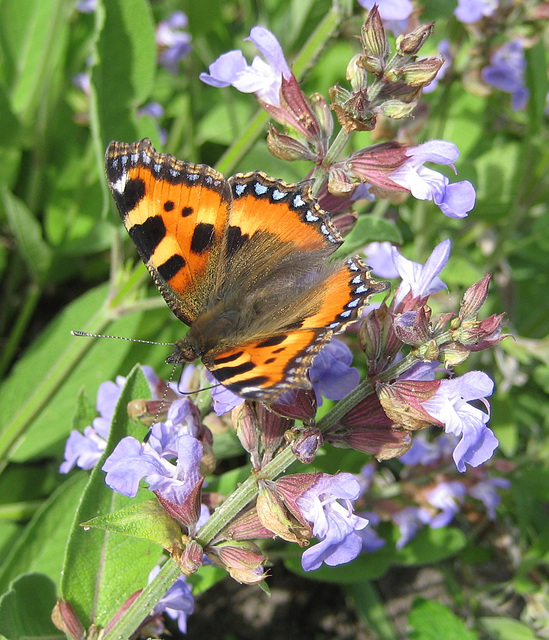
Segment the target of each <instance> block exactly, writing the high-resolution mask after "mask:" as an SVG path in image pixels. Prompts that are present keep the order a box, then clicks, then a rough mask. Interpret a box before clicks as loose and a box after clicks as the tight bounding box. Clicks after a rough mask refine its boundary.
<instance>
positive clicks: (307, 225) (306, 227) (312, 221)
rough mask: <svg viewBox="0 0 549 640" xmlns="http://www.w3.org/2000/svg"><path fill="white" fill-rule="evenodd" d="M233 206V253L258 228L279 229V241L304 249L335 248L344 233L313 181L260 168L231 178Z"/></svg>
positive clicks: (230, 242) (229, 238) (230, 244)
mask: <svg viewBox="0 0 549 640" xmlns="http://www.w3.org/2000/svg"><path fill="white" fill-rule="evenodd" d="M228 182H229V184H230V185H231V189H232V197H233V202H232V207H231V215H230V220H229V229H228V231H229V232H228V236H227V249H228V250H227V255H229V256H230V255H232V254H234V252H235V251H236V250H237V249H238V248H240V246H241V245H242V243H243V242H245V241H246V240H247V239H249V238H250V237H251V236H253V234H254V233H256V232H258V231H259V232H261V231H264V230H270V231H272V232H276V235H277V239H278V241H279V242H281V243H284V242H289V243H292V245H293V246H294V248H295V249H299V250H300V251H314V250H318V249H321V248H324V247H329V248H330V249H331V250H332V251H335V250H336V249H337V247H338V246H339V245H340V244H341V243H342V242H343V239H342V238H341V235H340V234H339V232H338V230H337V229H336V227H335V226H334V224H333V223H332V221H331V220H330V218H329V216H328V215H327V214H326V213H325V212H324V211H322V209H321V208H320V207H319V206H318V204H317V202H316V201H315V200H314V199H313V197H312V195H311V187H310V182H302V183H300V184H287V183H285V182H283V181H282V180H274V179H273V178H269V176H267V175H265V174H264V173H262V172H260V171H254V172H253V173H248V174H236V175H234V176H232V177H231V178H229V180H228Z"/></svg>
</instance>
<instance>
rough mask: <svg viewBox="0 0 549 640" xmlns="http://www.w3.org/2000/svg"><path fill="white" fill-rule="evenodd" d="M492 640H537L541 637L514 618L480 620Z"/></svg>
mask: <svg viewBox="0 0 549 640" xmlns="http://www.w3.org/2000/svg"><path fill="white" fill-rule="evenodd" d="M480 623H481V624H482V626H483V627H484V629H485V630H486V632H487V633H488V637H489V638H490V640H536V638H539V637H540V636H539V635H538V634H537V633H536V632H535V631H534V630H533V629H532V627H530V626H528V625H527V624H525V623H524V622H520V620H513V619H512V618H503V617H501V618H496V617H493V618H489V617H486V618H480Z"/></svg>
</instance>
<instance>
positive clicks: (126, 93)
mask: <svg viewBox="0 0 549 640" xmlns="http://www.w3.org/2000/svg"><path fill="white" fill-rule="evenodd" d="M98 9H99V12H98V15H97V17H96V25H97V30H98V31H97V41H96V47H95V62H94V65H93V66H92V74H91V85H92V89H91V105H90V106H91V110H92V111H91V116H92V125H94V126H95V127H96V134H97V132H99V140H100V145H101V159H102V158H103V154H104V150H105V147H106V146H107V144H108V142H109V141H110V140H122V141H125V142H132V141H134V140H137V139H139V137H140V136H142V134H141V133H139V132H138V127H137V123H136V117H135V116H136V109H137V107H139V106H140V105H142V104H143V102H144V101H145V100H146V99H147V98H148V97H149V95H150V92H151V89H152V84H153V80H154V75H155V70H156V44H155V40H154V21H153V17H152V13H151V7H150V4H149V3H148V2H145V0H124V2H119V0H102V2H101V3H100V6H99V7H98ZM149 129H151V131H150V133H151V135H152V136H154V138H155V139H158V134H157V132H156V130H155V128H153V126H152V123H150V124H149ZM101 164H102V162H101Z"/></svg>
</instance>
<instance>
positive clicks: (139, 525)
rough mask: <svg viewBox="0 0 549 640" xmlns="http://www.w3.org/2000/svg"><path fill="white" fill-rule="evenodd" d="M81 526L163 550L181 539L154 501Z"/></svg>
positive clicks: (93, 519) (171, 521) (167, 516)
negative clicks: (102, 530) (145, 542)
mask: <svg viewBox="0 0 549 640" xmlns="http://www.w3.org/2000/svg"><path fill="white" fill-rule="evenodd" d="M82 526H83V527H96V528H98V529H104V530H105V531H116V533H121V534H123V535H125V536H131V537H133V538H141V539H142V540H150V541H151V542H154V543H155V544H159V545H160V546H161V547H164V549H170V548H172V547H173V543H174V540H180V539H181V528H180V527H179V525H178V524H177V522H176V521H175V520H174V519H173V518H171V517H170V516H169V515H168V514H167V513H166V511H165V510H164V509H163V508H162V507H161V506H160V504H159V503H158V502H157V501H156V500H146V501H145V502H140V503H139V504H135V505H132V506H130V507H127V508H126V509H120V510H118V511H113V512H112V513H109V514H108V515H104V516H98V517H97V518H92V519H91V520H88V521H87V522H84V523H83V524H82Z"/></svg>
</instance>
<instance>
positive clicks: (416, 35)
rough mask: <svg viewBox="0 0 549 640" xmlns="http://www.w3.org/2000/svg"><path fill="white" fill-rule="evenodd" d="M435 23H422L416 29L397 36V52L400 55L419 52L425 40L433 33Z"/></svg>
mask: <svg viewBox="0 0 549 640" xmlns="http://www.w3.org/2000/svg"><path fill="white" fill-rule="evenodd" d="M434 26H435V23H434V22H430V23H429V24H422V25H420V26H419V27H418V28H417V29H414V30H413V31H411V32H410V33H407V34H406V35H403V36H398V38H397V40H396V48H397V52H398V53H399V54H400V55H408V56H413V55H415V54H416V53H419V50H420V49H421V47H422V46H423V45H424V43H425V41H426V40H427V38H429V36H430V35H431V34H432V33H433V29H434Z"/></svg>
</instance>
